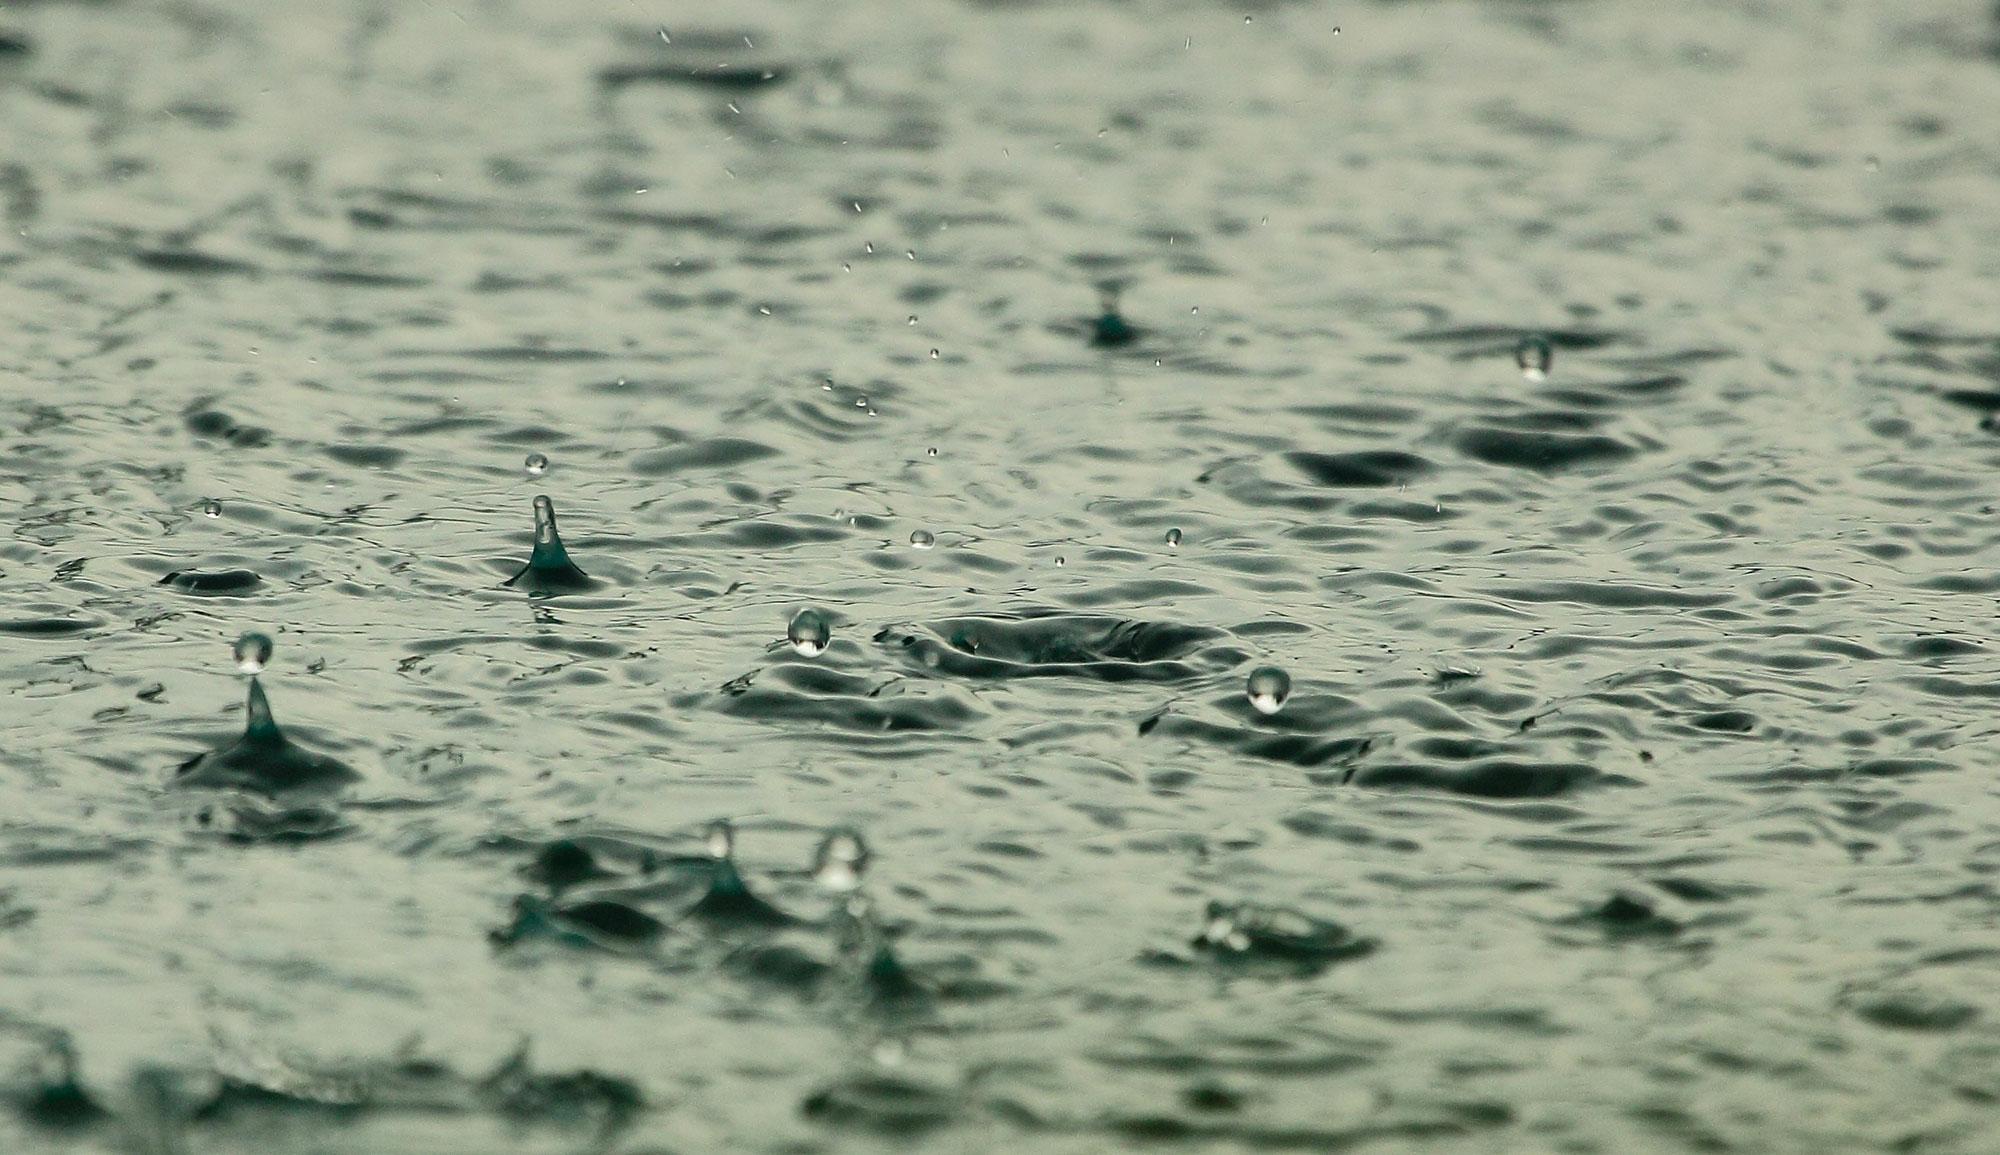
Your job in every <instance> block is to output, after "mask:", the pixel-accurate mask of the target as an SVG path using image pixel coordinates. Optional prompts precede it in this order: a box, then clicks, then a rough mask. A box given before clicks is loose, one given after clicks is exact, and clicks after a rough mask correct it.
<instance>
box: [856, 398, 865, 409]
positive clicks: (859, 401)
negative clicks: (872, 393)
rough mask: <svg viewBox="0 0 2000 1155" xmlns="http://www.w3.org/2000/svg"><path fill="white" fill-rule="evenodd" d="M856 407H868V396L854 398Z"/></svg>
mask: <svg viewBox="0 0 2000 1155" xmlns="http://www.w3.org/2000/svg"><path fill="white" fill-rule="evenodd" d="M854 407H855V408H856V409H866V408H868V398H866V397H856V398H855V399H854Z"/></svg>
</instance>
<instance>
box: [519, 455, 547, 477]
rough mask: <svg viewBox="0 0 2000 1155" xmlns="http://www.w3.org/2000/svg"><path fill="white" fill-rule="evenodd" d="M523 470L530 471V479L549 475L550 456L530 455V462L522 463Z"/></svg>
mask: <svg viewBox="0 0 2000 1155" xmlns="http://www.w3.org/2000/svg"><path fill="white" fill-rule="evenodd" d="M521 468H523V469H525V470H527V471H528V476H529V477H540V476H541V475H542V474H544V473H547V472H548V471H549V457H548V454H546V453H530V454H528V460H526V461H524V462H522V463H521Z"/></svg>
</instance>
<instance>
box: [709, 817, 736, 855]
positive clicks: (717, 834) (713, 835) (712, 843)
mask: <svg viewBox="0 0 2000 1155" xmlns="http://www.w3.org/2000/svg"><path fill="white" fill-rule="evenodd" d="M704 845H705V846H706V847H707V849H708V856H709V857H710V858H713V859H714V860H716V861H717V862H721V861H722V860H723V859H725V858H728V857H729V855H730V853H731V852H733V851H734V850H735V849H736V828H735V827H733V826H731V825H730V824H729V820H728V819H726V818H718V819H716V820H715V821H714V822H711V823H709V824H708V834H707V835H706V836H705V838H704Z"/></svg>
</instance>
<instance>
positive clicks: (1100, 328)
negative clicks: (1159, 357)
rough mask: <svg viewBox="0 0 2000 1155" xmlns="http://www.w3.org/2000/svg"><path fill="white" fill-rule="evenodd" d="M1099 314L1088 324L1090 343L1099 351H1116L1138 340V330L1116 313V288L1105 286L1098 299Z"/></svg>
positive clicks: (1120, 314)
mask: <svg viewBox="0 0 2000 1155" xmlns="http://www.w3.org/2000/svg"><path fill="white" fill-rule="evenodd" d="M1098 308H1099V309H1100V312H1099V313H1098V315H1097V319H1096V320H1094V321H1092V322H1091V323H1090V343H1091V344H1092V345H1094V346H1096V347H1097V348H1099V349H1117V348H1122V347H1124V346H1126V345H1130V344H1131V343H1132V342H1134V341H1136V340H1138V339H1139V330H1138V329H1137V328H1136V327H1134V326H1133V325H1132V324H1131V322H1129V321H1127V320H1126V319H1125V317H1124V315H1123V314H1122V313H1120V312H1119V311H1118V287H1117V286H1115V285H1106V286H1104V287H1103V289H1102V290H1101V292H1100V296H1099V299H1098Z"/></svg>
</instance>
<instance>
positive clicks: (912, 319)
mask: <svg viewBox="0 0 2000 1155" xmlns="http://www.w3.org/2000/svg"><path fill="white" fill-rule="evenodd" d="M916 323H917V315H916V314H915V313H911V314H910V324H912V325H914V324H916Z"/></svg>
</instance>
